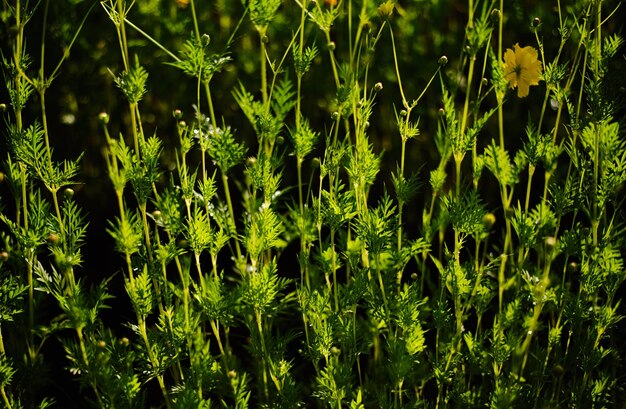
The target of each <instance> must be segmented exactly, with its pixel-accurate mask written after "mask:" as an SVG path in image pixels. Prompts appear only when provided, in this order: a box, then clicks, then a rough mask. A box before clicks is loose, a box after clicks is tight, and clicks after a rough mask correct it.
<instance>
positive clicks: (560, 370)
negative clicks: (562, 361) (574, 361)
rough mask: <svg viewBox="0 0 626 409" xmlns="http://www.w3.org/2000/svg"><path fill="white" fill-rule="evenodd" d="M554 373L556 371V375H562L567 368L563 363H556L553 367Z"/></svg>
mask: <svg viewBox="0 0 626 409" xmlns="http://www.w3.org/2000/svg"><path fill="white" fill-rule="evenodd" d="M552 373H554V374H555V375H556V376H561V375H563V374H564V373H565V368H563V366H561V365H555V366H554V368H552Z"/></svg>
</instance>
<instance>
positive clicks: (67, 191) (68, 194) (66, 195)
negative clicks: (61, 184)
mask: <svg viewBox="0 0 626 409" xmlns="http://www.w3.org/2000/svg"><path fill="white" fill-rule="evenodd" d="M72 197H74V189H72V188H70V187H68V188H66V189H65V190H64V191H63V198H64V199H65V200H70V199H71V198H72Z"/></svg>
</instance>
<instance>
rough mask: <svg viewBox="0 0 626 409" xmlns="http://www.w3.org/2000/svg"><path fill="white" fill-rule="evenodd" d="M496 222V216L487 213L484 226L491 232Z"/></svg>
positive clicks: (484, 217)
mask: <svg viewBox="0 0 626 409" xmlns="http://www.w3.org/2000/svg"><path fill="white" fill-rule="evenodd" d="M495 222H496V216H495V215H494V214H493V213H487V214H486V215H484V216H483V226H484V227H485V230H487V231H489V230H491V228H492V227H493V225H494V224H495Z"/></svg>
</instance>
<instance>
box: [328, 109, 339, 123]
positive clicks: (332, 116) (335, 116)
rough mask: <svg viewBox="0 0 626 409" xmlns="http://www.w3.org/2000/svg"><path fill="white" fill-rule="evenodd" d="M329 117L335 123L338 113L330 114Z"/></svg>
mask: <svg viewBox="0 0 626 409" xmlns="http://www.w3.org/2000/svg"><path fill="white" fill-rule="evenodd" d="M330 117H331V118H332V119H333V121H336V120H338V119H339V112H337V111H335V112H333V113H332V114H330Z"/></svg>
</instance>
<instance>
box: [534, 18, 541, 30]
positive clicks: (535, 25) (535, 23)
mask: <svg viewBox="0 0 626 409" xmlns="http://www.w3.org/2000/svg"><path fill="white" fill-rule="evenodd" d="M540 24H541V19H540V18H539V17H535V18H534V19H533V22H532V26H533V27H535V28H536V27H539V25H540Z"/></svg>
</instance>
